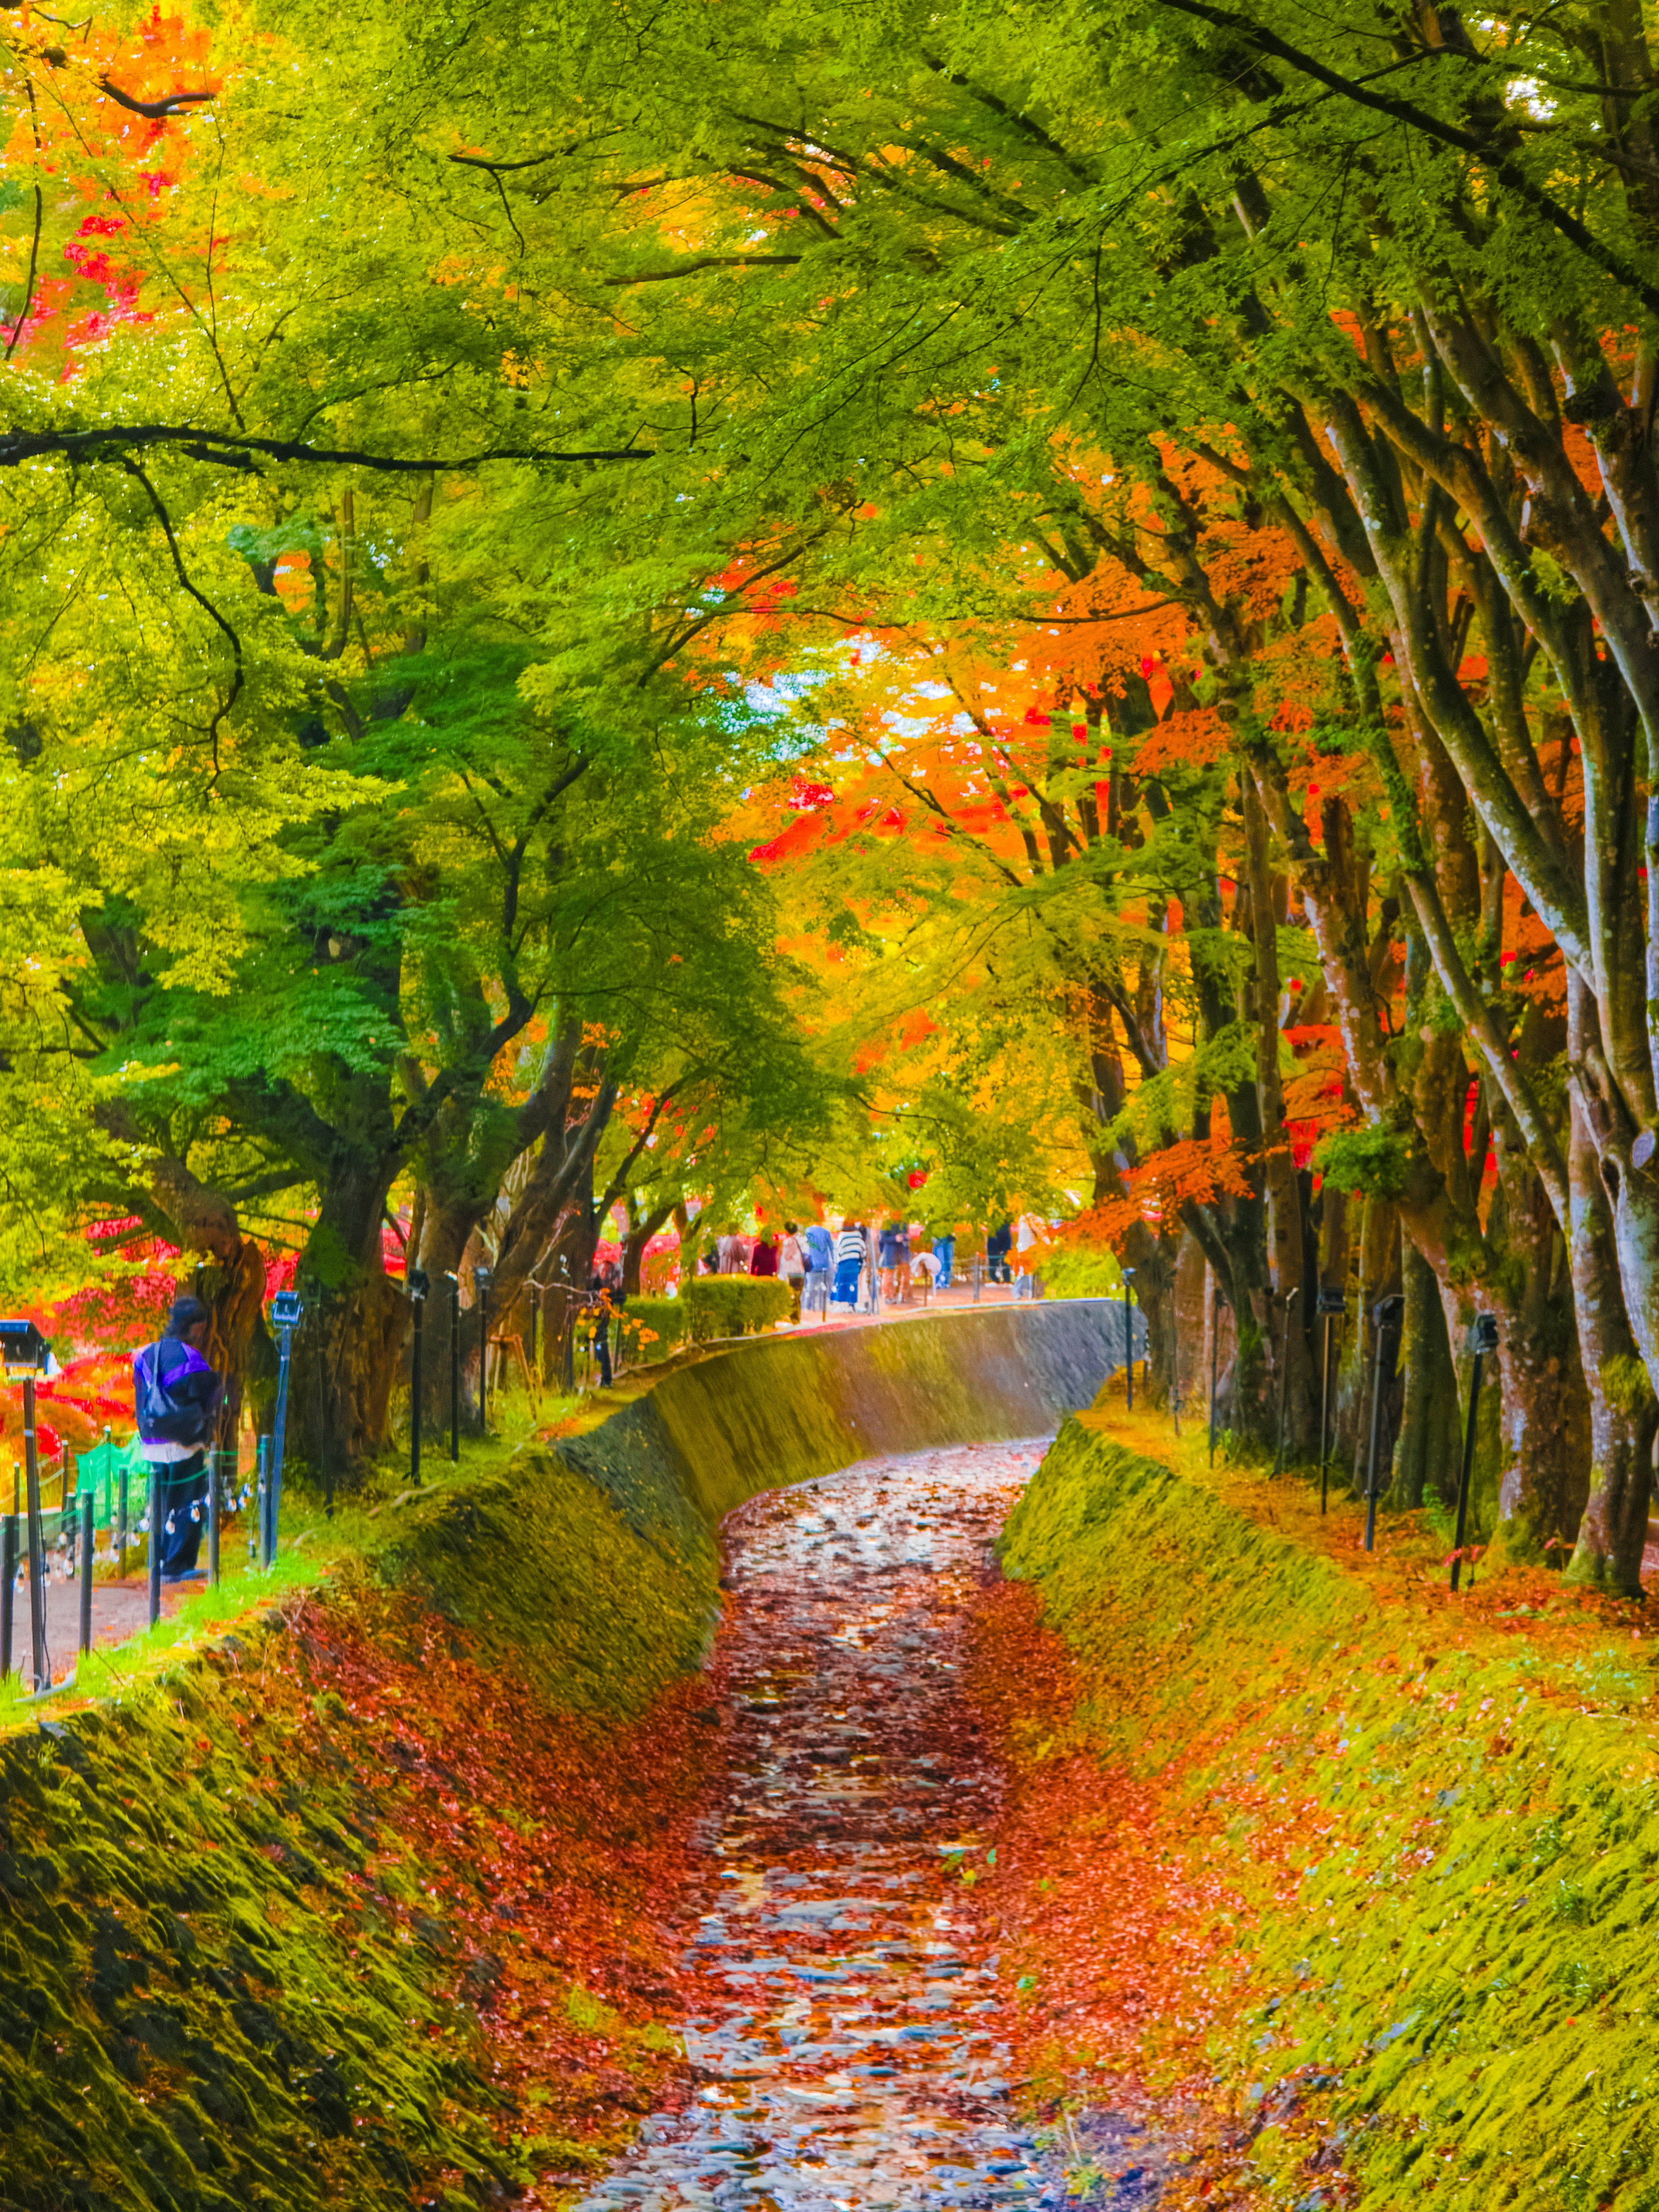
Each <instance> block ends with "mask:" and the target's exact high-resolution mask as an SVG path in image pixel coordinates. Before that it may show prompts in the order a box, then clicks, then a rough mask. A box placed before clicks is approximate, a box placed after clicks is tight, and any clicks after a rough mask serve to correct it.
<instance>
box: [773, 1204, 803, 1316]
mask: <svg viewBox="0 0 1659 2212" xmlns="http://www.w3.org/2000/svg"><path fill="white" fill-rule="evenodd" d="M778 1274H779V1276H780V1278H781V1280H782V1282H783V1284H784V1285H785V1287H786V1288H787V1291H788V1292H789V1318H790V1320H791V1321H799V1319H800V1302H801V1292H802V1291H803V1290H804V1289H805V1284H806V1247H805V1245H804V1244H803V1243H802V1242H801V1236H800V1231H799V1229H798V1228H797V1226H796V1225H795V1224H794V1223H793V1221H786V1222H785V1223H784V1225H783V1241H782V1243H781V1244H780V1245H779V1246H778Z"/></svg>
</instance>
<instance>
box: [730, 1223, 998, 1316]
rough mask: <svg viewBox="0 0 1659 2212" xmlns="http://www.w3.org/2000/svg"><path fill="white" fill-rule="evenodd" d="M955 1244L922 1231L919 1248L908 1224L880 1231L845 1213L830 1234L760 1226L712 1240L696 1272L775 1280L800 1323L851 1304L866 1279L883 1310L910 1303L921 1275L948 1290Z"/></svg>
mask: <svg viewBox="0 0 1659 2212" xmlns="http://www.w3.org/2000/svg"><path fill="white" fill-rule="evenodd" d="M956 1241H957V1240H956V1232H955V1231H954V1230H951V1231H944V1232H942V1233H940V1234H939V1235H937V1236H933V1235H928V1234H927V1232H925V1231H924V1232H922V1236H921V1242H920V1243H918V1242H916V1241H915V1232H914V1231H912V1230H911V1228H910V1226H909V1225H908V1223H906V1222H902V1221H897V1220H890V1221H887V1222H885V1223H884V1224H883V1225H881V1226H880V1227H879V1228H874V1227H866V1225H864V1224H863V1223H862V1222H860V1221H855V1220H854V1219H853V1218H851V1217H850V1216H849V1217H848V1218H847V1219H846V1220H845V1221H843V1222H842V1225H841V1227H840V1229H839V1230H837V1231H830V1230H829V1229H828V1228H826V1227H825V1226H824V1225H823V1222H821V1221H813V1222H809V1223H808V1224H807V1225H806V1226H805V1228H802V1227H801V1225H799V1222H794V1221H786V1222H785V1223H784V1225H783V1228H782V1231H781V1234H777V1235H774V1234H773V1232H772V1231H769V1230H765V1229H763V1230H762V1231H761V1232H760V1234H759V1235H758V1236H756V1237H740V1236H738V1235H736V1234H730V1235H725V1236H721V1237H716V1238H714V1240H713V1241H712V1242H711V1243H709V1244H708V1245H707V1246H705V1248H704V1250H703V1255H702V1267H703V1272H704V1273H708V1274H722V1275H737V1274H747V1275H775V1276H777V1277H778V1278H779V1279H781V1280H782V1281H783V1282H785V1283H787V1285H788V1286H789V1290H790V1293H791V1300H790V1303H791V1306H792V1309H793V1313H792V1317H793V1319H795V1320H797V1321H799V1318H800V1316H801V1314H802V1312H803V1311H806V1312H813V1311H823V1310H827V1309H828V1308H829V1306H831V1305H840V1306H849V1307H851V1306H856V1305H857V1304H858V1303H859V1298H860V1284H861V1283H862V1282H863V1281H864V1279H866V1275H868V1276H869V1277H870V1278H871V1279H879V1282H880V1285H881V1295H882V1297H883V1299H884V1301H885V1302H886V1304H889V1305H894V1304H899V1305H903V1304H908V1303H909V1301H910V1298H911V1295H912V1291H913V1288H914V1285H915V1279H916V1277H917V1276H918V1275H919V1274H921V1275H925V1276H926V1277H927V1279H928V1283H929V1286H930V1288H932V1289H933V1290H938V1291H944V1290H948V1289H949V1288H950V1286H951V1267H952V1263H953V1261H954V1258H955V1253H956Z"/></svg>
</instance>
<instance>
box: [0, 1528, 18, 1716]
mask: <svg viewBox="0 0 1659 2212" xmlns="http://www.w3.org/2000/svg"><path fill="white" fill-rule="evenodd" d="M16 1606H17V1516H16V1515H15V1513H8V1514H7V1515H6V1516H5V1519H4V1520H3V1521H0V1682H7V1681H9V1680H10V1679H11V1647H12V1624H13V1620H14V1618H15V1612H16Z"/></svg>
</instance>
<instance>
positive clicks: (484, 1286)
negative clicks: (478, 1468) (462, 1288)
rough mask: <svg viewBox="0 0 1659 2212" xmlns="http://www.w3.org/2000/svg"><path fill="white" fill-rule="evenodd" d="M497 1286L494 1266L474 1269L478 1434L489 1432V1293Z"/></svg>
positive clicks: (485, 1434)
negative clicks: (476, 1307)
mask: <svg viewBox="0 0 1659 2212" xmlns="http://www.w3.org/2000/svg"><path fill="white" fill-rule="evenodd" d="M472 1288H473V1291H474V1294H475V1295H476V1297H477V1301H478V1434H479V1435H480V1436H481V1437H483V1436H488V1435H489V1293H490V1292H491V1291H493V1290H494V1289H495V1269H494V1268H493V1267H475V1268H474V1269H473V1270H472Z"/></svg>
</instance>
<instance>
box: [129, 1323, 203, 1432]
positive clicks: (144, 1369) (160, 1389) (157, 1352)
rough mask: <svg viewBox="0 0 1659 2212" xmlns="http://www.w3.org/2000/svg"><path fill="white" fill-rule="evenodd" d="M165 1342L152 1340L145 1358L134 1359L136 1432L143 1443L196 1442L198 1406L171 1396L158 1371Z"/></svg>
mask: <svg viewBox="0 0 1659 2212" xmlns="http://www.w3.org/2000/svg"><path fill="white" fill-rule="evenodd" d="M166 1344H167V1338H165V1337H163V1338H162V1340H161V1343H160V1344H152V1345H151V1346H150V1347H149V1358H147V1359H144V1360H142V1361H140V1362H139V1363H137V1376H138V1386H137V1396H138V1403H137V1414H138V1432H139V1434H140V1436H141V1437H143V1439H144V1441H145V1442H146V1443H167V1444H196V1443H200V1442H201V1441H202V1408H201V1407H199V1406H193V1405H191V1403H190V1402H189V1401H187V1400H185V1399H181V1398H175V1397H174V1396H173V1393H172V1391H171V1390H169V1389H167V1381H166V1378H165V1377H164V1376H163V1375H162V1373H161V1352H162V1349H163V1347H164V1346H165V1345H166ZM175 1372H176V1370H175Z"/></svg>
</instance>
